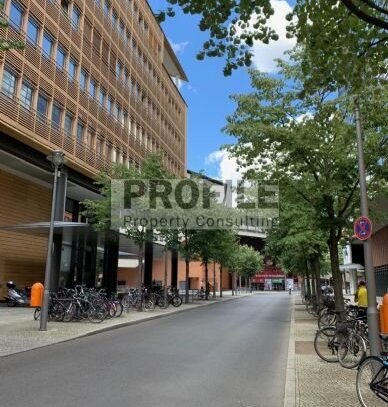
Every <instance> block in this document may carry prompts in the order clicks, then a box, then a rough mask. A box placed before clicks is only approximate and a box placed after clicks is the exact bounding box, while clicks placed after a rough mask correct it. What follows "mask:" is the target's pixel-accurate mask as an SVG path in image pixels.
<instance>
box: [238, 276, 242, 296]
mask: <svg viewBox="0 0 388 407" xmlns="http://www.w3.org/2000/svg"><path fill="white" fill-rule="evenodd" d="M241 280H242V279H241V276H238V292H239V294H241V292H242V290H241Z"/></svg>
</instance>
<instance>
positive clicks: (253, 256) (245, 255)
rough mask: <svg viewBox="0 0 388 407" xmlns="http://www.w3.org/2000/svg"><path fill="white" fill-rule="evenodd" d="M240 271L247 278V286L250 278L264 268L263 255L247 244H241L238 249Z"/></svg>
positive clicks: (246, 286)
mask: <svg viewBox="0 0 388 407" xmlns="http://www.w3.org/2000/svg"><path fill="white" fill-rule="evenodd" d="M237 261H238V263H239V264H238V273H239V275H240V276H241V277H243V278H244V279H245V288H246V289H247V288H248V282H249V285H250V279H251V277H253V276H254V275H255V274H257V273H258V272H260V271H261V270H262V268H263V256H262V255H261V254H260V253H259V252H257V251H256V250H255V249H253V248H252V247H250V246H247V245H240V246H239V250H238V260H237Z"/></svg>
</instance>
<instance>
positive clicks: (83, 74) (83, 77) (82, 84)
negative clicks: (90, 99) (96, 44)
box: [79, 69, 88, 92]
mask: <svg viewBox="0 0 388 407" xmlns="http://www.w3.org/2000/svg"><path fill="white" fill-rule="evenodd" d="M87 82H88V74H87V72H86V71H85V70H84V69H81V73H80V74H79V86H80V88H81V90H82V91H83V92H86V84H87Z"/></svg>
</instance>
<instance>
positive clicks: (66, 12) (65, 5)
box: [61, 0, 69, 14]
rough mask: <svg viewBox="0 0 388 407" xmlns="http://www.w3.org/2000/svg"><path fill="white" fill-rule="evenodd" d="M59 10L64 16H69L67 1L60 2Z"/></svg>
mask: <svg viewBox="0 0 388 407" xmlns="http://www.w3.org/2000/svg"><path fill="white" fill-rule="evenodd" d="M61 8H62V11H63V12H64V13H65V14H69V2H68V0H61Z"/></svg>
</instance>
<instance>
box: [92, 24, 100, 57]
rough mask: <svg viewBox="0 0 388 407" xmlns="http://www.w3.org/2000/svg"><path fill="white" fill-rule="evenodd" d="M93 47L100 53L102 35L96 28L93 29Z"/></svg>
mask: <svg viewBox="0 0 388 407" xmlns="http://www.w3.org/2000/svg"><path fill="white" fill-rule="evenodd" d="M93 47H94V49H95V50H96V51H97V52H98V53H100V49H101V35H100V33H99V32H98V31H97V30H96V29H95V28H94V30H93Z"/></svg>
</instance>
